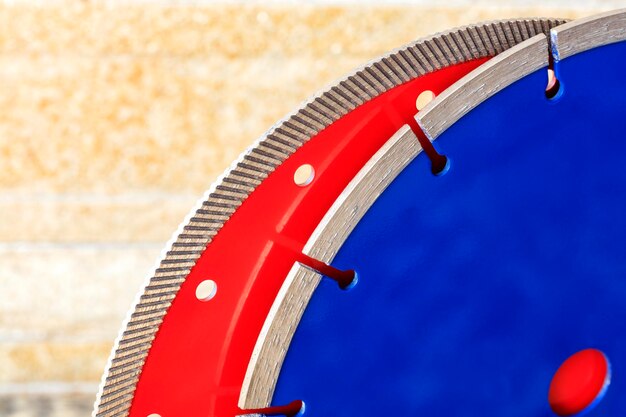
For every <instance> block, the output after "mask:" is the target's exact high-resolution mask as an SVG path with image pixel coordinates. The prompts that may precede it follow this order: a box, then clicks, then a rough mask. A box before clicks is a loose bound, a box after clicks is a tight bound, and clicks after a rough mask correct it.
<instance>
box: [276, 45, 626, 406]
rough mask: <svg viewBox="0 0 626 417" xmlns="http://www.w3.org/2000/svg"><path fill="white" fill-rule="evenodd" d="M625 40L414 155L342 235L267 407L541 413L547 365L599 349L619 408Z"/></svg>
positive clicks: (531, 85) (509, 93)
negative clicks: (446, 165)
mask: <svg viewBox="0 0 626 417" xmlns="http://www.w3.org/2000/svg"><path fill="white" fill-rule="evenodd" d="M625 58H626V44H624V43H622V44H616V45H611V46H607V47H603V48H598V49H596V50H593V51H590V52H586V53H582V54H579V55H577V56H574V57H572V58H569V59H567V60H565V61H563V62H561V63H560V67H559V69H558V73H559V77H560V80H561V83H562V85H563V88H564V90H563V91H564V92H563V95H562V96H561V97H560V98H559V99H558V100H556V101H548V100H547V99H546V98H545V96H544V94H543V89H544V87H545V84H546V73H545V70H542V71H538V72H537V73H534V74H531V75H530V76H528V77H526V78H524V79H523V80H520V81H519V82H517V83H515V84H513V85H512V86H510V87H508V88H507V89H505V90H504V91H502V92H501V93H499V94H497V95H496V96H494V97H492V98H491V99H489V100H488V101H486V102H485V103H483V104H482V105H480V106H479V107H478V108H477V109H475V110H474V111H472V112H471V113H470V114H468V115H467V116H465V117H464V118H463V119H462V120H460V121H459V122H458V123H456V124H455V125H454V126H453V127H452V128H450V129H449V130H448V131H446V132H445V133H444V134H443V135H442V136H441V137H440V138H439V139H438V140H437V141H436V142H435V144H436V146H437V148H438V149H439V150H440V151H441V152H442V153H444V154H446V155H448V156H449V157H450V158H451V160H452V165H451V169H450V171H449V172H448V173H447V174H446V175H444V176H441V177H434V176H432V175H430V174H429V163H428V161H427V160H426V158H425V156H424V155H420V156H419V157H418V158H417V159H416V160H415V161H413V163H411V164H410V165H409V166H408V167H407V168H406V169H405V170H404V171H403V172H402V173H401V174H400V176H399V177H398V178H397V179H396V180H395V181H394V182H393V184H392V185H391V186H390V187H389V188H388V189H387V190H386V191H385V193H384V194H383V195H382V196H381V198H380V199H379V200H378V201H377V202H376V203H375V205H374V206H373V207H372V208H371V210H370V211H369V212H368V213H367V214H366V216H365V217H364V218H363V220H362V221H361V222H360V223H359V225H358V226H357V228H356V229H355V230H354V232H353V233H352V234H351V236H350V237H349V239H348V240H347V241H346V243H345V245H344V247H343V248H342V249H341V251H340V253H339V254H338V256H337V257H336V259H335V262H334V266H336V267H339V268H346V269H348V268H354V269H355V270H356V271H357V273H358V274H359V283H358V285H357V286H356V287H355V288H354V289H352V290H350V291H347V292H346V291H340V290H338V289H337V285H336V284H335V283H334V282H331V281H330V280H324V282H323V283H322V285H321V286H320V287H319V289H318V290H317V291H316V293H315V294H314V296H313V299H312V300H311V303H310V304H309V306H308V308H307V310H306V312H305V315H304V317H303V320H302V322H301V324H300V326H299V327H298V329H297V332H296V334H295V336H294V339H293V343H292V345H291V347H290V350H289V352H288V354H287V358H286V361H285V364H284V366H283V369H282V372H281V375H280V378H279V381H278V386H277V390H276V393H275V396H274V403H275V404H285V403H289V402H291V401H292V400H294V399H302V400H304V401H305V402H306V404H307V412H306V415H307V416H310V417H357V416H358V417H366V416H431V417H432V416H464V417H468V416H480V417H489V416H494V417H496V416H497V417H518V416H519V417H530V416H551V415H552V413H551V411H550V409H549V406H548V404H547V392H548V386H549V384H550V380H551V378H552V375H553V374H554V372H555V371H556V369H557V368H558V366H559V365H560V364H561V362H562V361H563V360H565V359H566V358H567V357H569V356H570V355H571V354H573V353H575V352H577V351H579V350H581V349H585V348H590V347H594V348H598V349H601V350H602V351H604V352H605V354H606V355H607V356H608V358H609V359H610V360H611V364H612V370H613V381H612V384H611V386H610V387H609V389H608V392H607V394H606V397H605V398H604V399H603V400H602V401H601V402H600V403H599V405H598V406H597V407H596V408H595V409H594V410H593V411H591V412H590V413H589V414H588V415H589V416H591V417H595V416H597V417H600V416H607V417H609V416H610V417H617V416H624V415H626V250H625V249H626V244H625V242H626V82H625V81H624V74H626V70H624V61H626V59H625Z"/></svg>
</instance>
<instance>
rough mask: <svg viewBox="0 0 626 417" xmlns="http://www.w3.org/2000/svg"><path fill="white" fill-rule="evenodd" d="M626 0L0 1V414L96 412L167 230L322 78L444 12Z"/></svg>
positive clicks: (577, 10) (580, 8)
mask: <svg viewBox="0 0 626 417" xmlns="http://www.w3.org/2000/svg"><path fill="white" fill-rule="evenodd" d="M496 3H497V6H496V5H495V4H496ZM443 4H446V6H445V7H443V6H442V5H443ZM620 5H621V6H622V7H623V6H626V2H620V1H606V0H596V1H591V0H587V1H576V0H571V1H563V0H558V1H552V2H539V1H526V2H525V1H521V0H519V1H515V0H500V1H498V2H472V1H469V0H468V1H463V0H456V1H452V2H436V1H425V0H422V1H418V2H414V3H412V2H409V1H404V2H385V3H384V4H377V3H376V2H373V1H370V2H367V3H365V4H363V3H360V2H356V1H354V2H345V1H339V2H327V1H315V2H301V3H299V4H298V5H296V4H294V3H288V2H283V1H273V2H270V3H269V5H265V6H263V5H261V4H249V3H232V2H229V3H216V2H212V1H202V2H192V1H187V2H176V1H173V0H172V1H160V2H156V3H154V2H140V1H135V2H131V3H124V2H121V1H120V2H104V1H92V2H89V1H77V0H76V1H69V0H67V1H51V2H43V1H42V2H36V1H25V2H14V1H11V2H8V1H7V2H2V3H0V289H2V291H0V415H1V416H18V415H19V416H29V415H33V416H34V415H37V416H45V415H50V416H52V415H59V416H61V415H63V416H68V417H70V416H73V415H86V414H87V413H88V411H87V410H88V409H89V408H90V403H91V401H92V399H93V394H94V393H95V389H96V384H97V381H98V379H99V377H100V374H101V372H102V370H103V368H104V365H105V362H106V358H107V356H108V353H109V350H110V348H111V346H112V342H113V340H114V338H115V336H116V333H117V330H118V327H119V325H120V323H121V321H122V319H123V317H124V316H125V314H126V311H127V309H128V308H129V306H130V305H131V302H132V300H133V297H134V295H135V292H136V291H137V289H138V288H139V287H140V285H141V283H142V282H143V279H144V278H145V277H146V276H147V275H148V273H149V272H150V270H151V268H152V267H153V265H154V263H155V261H156V259H157V256H158V255H159V253H160V251H161V249H162V247H163V245H164V243H165V241H166V240H167V239H168V238H169V237H170V234H171V233H172V232H173V231H174V230H175V229H176V227H177V225H178V223H179V222H180V221H181V220H182V219H183V217H184V216H185V214H186V213H187V211H188V210H189V209H190V208H191V207H192V205H193V203H194V202H195V200H196V199H197V198H198V197H200V196H201V194H202V192H203V191H204V190H205V189H206V188H208V186H209V184H210V183H211V182H212V181H213V180H214V178H215V177H216V176H217V175H218V174H219V173H220V172H221V171H223V170H224V169H225V168H226V167H227V166H228V165H229V163H230V162H231V161H232V160H233V159H234V158H235V157H236V156H237V155H238V154H239V153H240V152H241V151H242V150H243V149H245V147H246V146H247V145H249V144H250V143H251V142H252V141H253V140H254V139H255V138H257V137H258V136H259V135H261V134H262V133H263V132H264V130H266V129H267V128H269V127H270V126H271V125H272V124H273V122H274V121H276V120H277V119H279V118H280V117H282V116H283V115H284V114H286V113H287V112H288V111H289V110H291V109H292V108H293V107H294V106H296V105H297V104H298V103H299V102H301V101H302V100H303V99H305V98H306V97H307V96H309V95H310V94H312V93H313V92H315V91H316V90H318V89H320V88H321V87H323V86H324V85H326V84H328V83H330V82H331V81H332V80H333V79H335V78H337V77H339V76H341V75H342V74H344V73H346V72H347V71H349V70H350V69H352V68H354V67H356V66H357V65H359V64H361V63H363V62H365V61H367V60H369V59H371V58H373V57H375V56H377V55H380V54H382V53H384V52H386V51H387V50H389V49H392V48H395V47H397V46H400V45H402V44H404V43H407V42H409V41H411V40H413V39H416V38H418V37H421V36H424V35H428V34H431V33H434V32H437V31H441V30H444V29H448V28H450V27H454V26H459V25H463V24H467V23H473V22H477V21H481V20H488V19H497V18H508V17H525V16H554V17H578V16H583V15H588V14H593V13H596V12H598V11H601V10H606V9H611V8H616V7H619V6H620ZM546 6H548V7H546ZM73 392H79V393H82V394H80V395H79V396H78V397H76V396H74V395H73V394H72V393H73ZM66 395H67V396H66ZM50 398H60V399H59V400H58V401H56V402H55V401H52V402H51V400H50Z"/></svg>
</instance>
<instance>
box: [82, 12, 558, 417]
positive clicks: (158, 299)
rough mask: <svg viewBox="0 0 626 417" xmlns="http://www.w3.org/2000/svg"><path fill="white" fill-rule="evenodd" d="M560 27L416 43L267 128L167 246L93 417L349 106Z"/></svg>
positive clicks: (118, 403)
mask: <svg viewBox="0 0 626 417" xmlns="http://www.w3.org/2000/svg"><path fill="white" fill-rule="evenodd" d="M562 23H565V20H560V19H519V20H507V21H499V22H490V23H485V24H478V25H471V26H466V27H463V28H460V29H456V30H451V31H448V32H444V33H440V34H436V35H434V36H431V37H428V38H425V39H422V40H418V41H416V42H413V43H411V44H409V45H406V46H404V47H402V48H400V49H398V50H395V51H392V52H391V53H389V54H388V55H386V56H384V57H382V58H379V59H377V60H375V61H372V62H371V63H369V64H368V65H365V66H364V67H362V68H360V69H358V70H357V71H355V72H354V73H353V74H351V75H349V76H348V77H346V78H344V79H343V80H341V81H339V82H338V83H337V84H336V85H335V86H333V87H331V88H330V89H329V90H327V91H325V92H322V93H320V94H318V95H317V96H315V97H313V98H312V99H310V100H309V101H308V102H306V103H305V104H304V105H303V106H302V107H301V108H300V109H299V110H297V111H296V112H294V113H293V114H291V115H289V116H287V117H286V118H285V119H283V120H282V121H281V122H279V123H278V124H276V125H275V126H274V127H272V128H271V129H270V130H269V131H268V132H267V133H266V134H265V135H264V136H263V137H262V138H261V139H260V140H259V141H258V142H257V143H256V145H255V146H254V147H252V148H251V149H249V150H248V151H247V152H246V153H245V154H244V156H243V157H242V158H240V160H239V161H238V162H237V163H236V164H235V165H234V166H233V167H232V168H231V169H230V170H229V171H228V172H227V173H226V174H225V175H224V177H223V178H222V179H221V182H220V184H219V185H218V186H216V187H215V189H214V191H213V192H212V193H211V194H210V195H209V196H208V199H207V200H206V201H205V202H204V203H203V204H202V206H201V207H200V208H199V209H197V210H196V211H195V212H194V213H193V214H192V216H191V218H190V221H189V223H188V224H187V225H186V226H185V227H184V228H183V229H182V231H181V233H180V234H179V235H178V236H177V237H176V238H175V240H174V241H172V242H171V243H170V247H169V248H168V252H167V253H166V256H165V259H163V260H162V261H161V265H160V266H159V268H158V269H157V270H156V273H155V275H154V276H153V277H152V278H151V279H150V280H149V282H148V283H147V285H146V286H145V288H144V289H143V295H142V296H141V297H140V298H139V299H138V302H137V304H136V305H135V307H134V309H133V313H132V314H131V315H130V317H129V318H128V320H127V323H126V324H125V327H124V331H123V332H122V333H121V335H120V336H119V339H118V342H117V344H116V346H115V348H114V350H113V352H112V356H111V359H110V362H109V364H108V368H107V370H106V372H105V376H106V378H105V379H104V380H103V382H102V385H101V390H100V394H99V396H98V399H97V400H96V405H95V410H94V414H93V415H94V416H95V417H123V416H127V415H128V413H129V410H130V405H131V402H132V398H133V394H134V390H135V386H136V383H137V381H138V379H139V374H140V372H141V369H142V367H143V365H144V363H145V360H146V357H147V355H148V351H149V350H150V346H151V344H152V341H153V339H154V337H155V334H156V332H157V330H158V328H159V326H160V324H161V322H162V320H163V317H164V316H165V314H166V313H167V310H168V308H169V307H170V305H171V302H172V300H173V299H174V298H175V297H176V294H177V292H178V290H179V289H180V286H181V285H182V283H183V282H184V280H185V278H186V277H187V275H188V274H189V272H190V270H191V268H192V267H193V266H194V265H195V263H196V261H197V260H198V258H199V257H200V255H201V253H202V251H203V250H204V249H205V248H206V246H207V245H208V244H209V243H210V242H211V240H212V238H213V237H214V236H215V235H216V234H217V232H218V230H219V229H220V228H221V227H222V226H223V224H224V223H225V222H226V221H227V220H228V218H229V217H230V216H231V215H232V214H233V213H234V211H235V210H236V209H237V208H238V207H239V206H240V205H241V204H242V203H243V201H245V199H246V198H247V197H248V196H249V195H250V193H251V192H252V191H253V190H254V189H255V188H256V187H257V186H258V185H259V184H260V183H261V181H263V179H265V178H266V177H267V176H268V175H269V174H270V173H271V172H272V171H274V169H275V168H276V167H277V166H279V165H280V164H281V163H282V162H283V161H284V160H285V159H287V157H289V155H291V154H292V153H294V152H295V151H296V150H297V149H298V148H299V147H300V146H302V144H303V143H305V142H306V141H308V140H309V139H310V138H311V137H313V136H315V135H316V134H317V133H319V132H320V131H321V130H323V129H324V128H326V127H327V126H329V125H330V124H331V123H333V122H334V121H336V120H338V119H339V118H340V117H342V116H344V115H345V114H346V113H348V112H349V111H351V110H353V109H354V108H355V107H356V106H358V105H360V104H362V103H364V102H366V101H368V100H370V99H372V98H374V97H376V96H378V95H380V94H381V93H384V92H385V91H387V90H389V89H391V88H393V87H395V86H397V85H399V84H402V83H404V82H406V81H408V80H411V79H414V78H416V77H417V76H420V75H423V74H427V73H430V72H433V71H435V70H437V69H440V68H443V67H447V66H450V65H454V64H458V63H462V62H466V61H470V60H473V59H477V58H483V57H490V56H494V55H497V54H498V53H500V52H503V51H504V50H506V49H507V48H510V47H511V46H513V45H516V44H517V43H519V42H521V41H524V40H526V39H528V38H530V37H532V36H534V35H537V34H539V33H546V34H547V33H548V32H549V30H550V28H552V27H554V26H557V25H560V24H562Z"/></svg>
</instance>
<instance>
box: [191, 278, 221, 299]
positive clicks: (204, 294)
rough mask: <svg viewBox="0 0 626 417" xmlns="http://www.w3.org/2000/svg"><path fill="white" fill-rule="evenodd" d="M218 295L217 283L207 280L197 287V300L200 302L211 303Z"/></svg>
mask: <svg viewBox="0 0 626 417" xmlns="http://www.w3.org/2000/svg"><path fill="white" fill-rule="evenodd" d="M216 293H217V284H216V283H215V281H213V280H210V279H207V280H205V281H202V282H201V283H200V284H198V286H197V287H196V298H197V299H198V300H200V301H209V300H211V299H212V298H213V297H215V294H216Z"/></svg>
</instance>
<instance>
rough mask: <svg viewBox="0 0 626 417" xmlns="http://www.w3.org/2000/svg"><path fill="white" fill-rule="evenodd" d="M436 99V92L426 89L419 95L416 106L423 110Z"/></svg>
mask: <svg viewBox="0 0 626 417" xmlns="http://www.w3.org/2000/svg"><path fill="white" fill-rule="evenodd" d="M434 99H435V93H433V92H432V91H430V90H425V91H422V92H421V93H420V95H419V96H417V100H415V107H416V108H417V110H422V109H423V108H424V107H426V105H427V104H428V103H430V102H431V101H433V100H434Z"/></svg>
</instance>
